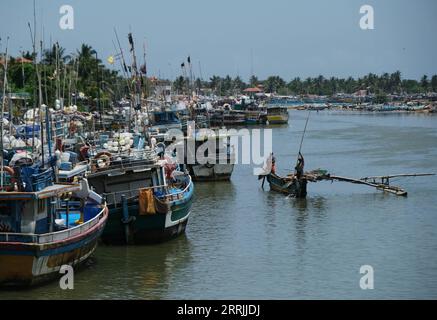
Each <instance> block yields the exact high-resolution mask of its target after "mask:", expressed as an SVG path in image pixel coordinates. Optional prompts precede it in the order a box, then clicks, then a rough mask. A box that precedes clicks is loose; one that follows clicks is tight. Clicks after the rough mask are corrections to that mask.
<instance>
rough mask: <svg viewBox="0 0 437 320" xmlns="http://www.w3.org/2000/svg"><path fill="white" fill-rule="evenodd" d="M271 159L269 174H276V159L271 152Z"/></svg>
mask: <svg viewBox="0 0 437 320" xmlns="http://www.w3.org/2000/svg"><path fill="white" fill-rule="evenodd" d="M271 157H272V169H271V170H270V172H271V173H273V174H276V158H275V156H274V155H273V152H272V153H271Z"/></svg>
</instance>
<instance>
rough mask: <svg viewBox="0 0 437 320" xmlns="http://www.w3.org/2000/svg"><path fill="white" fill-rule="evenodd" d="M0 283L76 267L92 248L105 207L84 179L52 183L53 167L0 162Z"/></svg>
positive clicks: (31, 280) (26, 281)
mask: <svg viewBox="0 0 437 320" xmlns="http://www.w3.org/2000/svg"><path fill="white" fill-rule="evenodd" d="M2 171H3V175H2V179H3V181H2V186H3V187H2V190H1V191H0V285H2V286H30V285H35V284H39V283H42V282H45V281H49V280H51V279H54V278H57V277H59V276H60V275H61V274H60V273H59V270H60V268H61V266H63V265H70V266H72V267H75V268H78V267H79V266H81V265H82V264H83V263H84V262H85V261H86V260H87V259H88V258H89V257H90V256H91V255H92V253H93V252H94V250H95V249H96V247H97V242H98V239H99V237H100V235H101V234H102V232H103V229H104V227H105V224H106V221H107V218H108V209H107V207H106V204H105V203H104V202H103V201H102V198H101V197H100V196H99V195H97V194H96V193H94V192H93V191H91V190H90V189H89V187H88V183H87V180H86V179H84V180H82V181H80V183H75V184H73V183H54V180H53V170H52V168H50V169H46V170H41V169H39V168H38V167H36V166H22V167H18V166H16V167H15V168H11V167H6V166H5V167H3V170H2Z"/></svg>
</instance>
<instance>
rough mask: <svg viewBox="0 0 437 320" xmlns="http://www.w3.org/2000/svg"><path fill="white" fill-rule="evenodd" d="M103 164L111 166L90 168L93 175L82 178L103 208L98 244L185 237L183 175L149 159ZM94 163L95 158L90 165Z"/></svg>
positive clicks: (187, 197) (187, 188) (187, 202)
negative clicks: (105, 219)
mask: <svg viewBox="0 0 437 320" xmlns="http://www.w3.org/2000/svg"><path fill="white" fill-rule="evenodd" d="M105 159H106V161H110V162H111V164H108V165H107V166H106V167H104V168H99V167H98V166H96V165H92V167H94V170H93V171H92V172H91V173H89V174H88V179H89V181H90V184H91V185H92V186H93V187H94V188H95V190H96V191H97V192H98V193H100V194H102V195H103V197H105V198H106V201H107V202H108V207H109V219H108V224H107V227H106V228H105V231H104V233H103V235H102V240H103V242H104V243H107V244H147V243H157V242H163V241H166V240H169V239H171V238H174V237H176V236H178V235H180V234H182V233H183V232H184V231H185V227H186V225H187V223H188V218H189V216H190V212H191V204H192V197H193V192H194V186H193V183H192V181H191V177H190V175H189V174H186V173H184V172H180V171H177V170H175V167H176V166H172V165H169V164H168V163H167V162H166V161H164V160H157V159H156V158H154V157H150V158H143V159H137V160H135V159H133V158H132V156H130V157H126V158H120V157H119V156H114V157H112V156H111V155H109V156H108V155H106V158H105ZM99 160H100V159H99V156H97V157H95V158H94V159H93V160H92V163H97V162H98V161H99ZM107 163H108V162H107Z"/></svg>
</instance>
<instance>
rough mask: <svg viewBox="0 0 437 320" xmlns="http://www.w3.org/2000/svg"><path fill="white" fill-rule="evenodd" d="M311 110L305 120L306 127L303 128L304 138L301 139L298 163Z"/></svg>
mask: <svg viewBox="0 0 437 320" xmlns="http://www.w3.org/2000/svg"><path fill="white" fill-rule="evenodd" d="M310 114H311V110H310V111H309V112H308V116H307V120H306V122H305V128H304V129H303V133H302V138H301V139H300V145H299V152H298V154H297V160H296V165H297V163H298V161H299V154H300V152H301V150H302V144H303V138H304V137H305V132H306V131H307V125H308V120H309V119H310Z"/></svg>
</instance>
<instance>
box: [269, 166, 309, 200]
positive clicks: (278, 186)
mask: <svg viewBox="0 0 437 320" xmlns="http://www.w3.org/2000/svg"><path fill="white" fill-rule="evenodd" d="M266 177H267V182H268V183H269V184H270V189H271V190H273V191H277V192H280V193H284V194H287V195H289V196H293V197H295V198H305V197H306V195H307V179H306V178H305V177H302V178H300V179H298V178H297V177H296V176H295V175H289V176H286V177H280V176H278V175H277V174H275V173H272V172H271V173H269V174H268V175H267V176H266Z"/></svg>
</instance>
